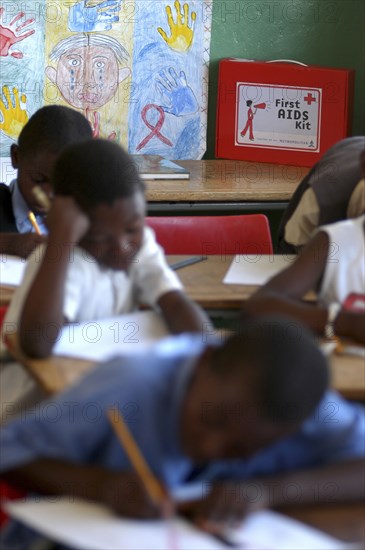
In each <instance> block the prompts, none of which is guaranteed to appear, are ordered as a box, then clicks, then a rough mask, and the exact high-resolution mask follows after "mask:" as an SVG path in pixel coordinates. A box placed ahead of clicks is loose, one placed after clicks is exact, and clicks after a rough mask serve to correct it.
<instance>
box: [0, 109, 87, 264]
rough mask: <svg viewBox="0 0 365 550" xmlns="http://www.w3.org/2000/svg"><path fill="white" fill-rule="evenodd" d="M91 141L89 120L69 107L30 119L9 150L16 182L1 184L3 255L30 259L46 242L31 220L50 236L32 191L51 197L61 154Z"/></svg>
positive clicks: (0, 244)
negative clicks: (30, 216) (31, 215)
mask: <svg viewBox="0 0 365 550" xmlns="http://www.w3.org/2000/svg"><path fill="white" fill-rule="evenodd" d="M91 137H92V130H91V126H90V124H89V122H88V121H87V119H86V118H85V117H84V116H83V115H81V114H80V113H78V112H77V111H75V110H73V109H70V108H68V107H63V106H59V105H49V106H47V107H43V108H41V109H39V110H38V111H37V112H36V113H35V114H34V115H33V116H32V117H31V118H30V119H29V121H28V122H27V124H26V125H25V126H24V128H23V129H22V131H21V133H20V135H19V139H18V144H17V145H16V144H13V145H12V146H11V148H10V154H11V161H12V165H13V167H14V168H16V169H17V170H18V173H17V178H16V179H15V180H13V181H12V182H11V183H10V185H9V186H7V185H5V184H0V253H2V254H14V255H17V256H22V257H27V256H28V255H29V254H30V253H31V252H32V250H33V249H34V248H35V247H36V246H37V245H38V244H40V243H41V242H43V241H44V236H40V235H37V234H36V233H35V232H34V229H33V227H32V224H31V223H30V221H29V219H28V213H29V211H30V210H31V211H32V212H33V213H34V214H35V215H36V219H37V222H38V225H39V226H40V228H41V230H42V232H43V233H44V234H46V233H47V228H46V227H45V225H44V214H45V211H44V208H43V207H42V206H41V205H40V204H39V203H38V202H37V200H36V199H35V197H34V196H33V188H34V187H35V186H40V187H41V188H42V189H43V191H44V192H45V193H46V194H47V195H48V196H50V194H51V187H50V178H51V172H52V168H53V165H54V162H55V160H56V158H57V156H58V155H59V154H60V152H61V150H62V149H63V148H64V147H66V146H68V145H71V144H72V143H78V142H80V141H83V140H85V139H90V138H91Z"/></svg>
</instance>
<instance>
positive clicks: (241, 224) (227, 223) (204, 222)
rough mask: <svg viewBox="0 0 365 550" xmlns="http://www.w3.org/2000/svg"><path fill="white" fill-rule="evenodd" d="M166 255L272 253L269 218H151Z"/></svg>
mask: <svg viewBox="0 0 365 550" xmlns="http://www.w3.org/2000/svg"><path fill="white" fill-rule="evenodd" d="M147 225H149V226H150V227H152V229H153V230H154V231H155V233H156V239H157V242H158V243H159V244H160V245H161V246H162V247H163V249H164V250H165V253H166V254H197V255H199V254H202V255H226V254H227V255H228V254H254V255H261V254H272V253H273V248H272V239H271V232H270V226H269V221H268V219H267V217H266V216H265V215H264V214H247V215H240V216H166V217H163V216H161V217H159V216H156V217H148V218H147Z"/></svg>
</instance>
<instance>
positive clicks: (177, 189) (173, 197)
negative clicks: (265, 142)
mask: <svg viewBox="0 0 365 550" xmlns="http://www.w3.org/2000/svg"><path fill="white" fill-rule="evenodd" d="M179 164H181V165H182V166H184V167H185V168H187V169H188V170H189V172H190V179H188V180H168V179H167V180H147V181H146V186H147V194H146V197H147V201H148V202H149V203H153V202H205V203H206V202H275V201H289V200H290V198H291V197H292V195H293V193H294V191H295V189H296V188H297V187H298V184H299V183H300V182H301V180H302V179H303V177H304V176H305V175H306V174H307V173H308V172H309V168H308V167H298V166H285V165H282V164H268V163H257V162H246V161H237V160H184V161H179Z"/></svg>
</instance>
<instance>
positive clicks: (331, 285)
mask: <svg viewBox="0 0 365 550" xmlns="http://www.w3.org/2000/svg"><path fill="white" fill-rule="evenodd" d="M364 222H365V215H363V216H360V217H359V218H355V219H351V220H345V221H343V222H338V223H333V224H330V225H324V226H322V227H320V228H319V229H318V230H319V231H324V232H325V233H327V235H328V237H329V241H330V248H329V252H328V256H327V264H326V269H325V272H324V276H323V280H322V285H321V290H320V292H319V299H320V300H321V301H322V302H324V303H325V304H330V303H331V302H339V303H343V302H344V300H345V299H346V298H347V296H348V295H349V294H351V293H352V292H354V293H356V294H364V293H365V237H364Z"/></svg>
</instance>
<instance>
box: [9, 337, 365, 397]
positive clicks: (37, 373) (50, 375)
mask: <svg viewBox="0 0 365 550" xmlns="http://www.w3.org/2000/svg"><path fill="white" fill-rule="evenodd" d="M222 336H224V337H225V335H222ZM7 341H8V344H9V351H10V353H11V355H12V356H13V357H14V358H15V359H16V360H17V361H18V362H19V363H21V364H22V365H23V366H24V367H25V368H26V369H27V370H28V371H29V372H30V374H31V375H32V376H33V377H34V378H35V379H36V381H37V382H38V383H39V384H40V385H41V387H42V388H43V389H44V391H45V392H46V393H48V394H54V393H57V392H59V391H62V390H64V389H65V388H67V387H68V386H70V385H72V384H74V383H75V382H76V381H77V380H78V379H79V378H80V377H81V376H82V375H83V374H85V373H86V372H88V371H89V370H90V369H92V368H93V367H94V366H96V363H95V362H92V361H88V360H80V359H72V358H70V357H59V356H52V357H49V358H47V359H30V358H29V357H26V356H25V355H24V354H23V353H22V352H21V350H20V348H19V345H18V340H17V335H16V334H15V333H13V334H10V335H8V338H7ZM330 369H331V386H332V388H334V389H336V390H337V391H339V392H340V393H341V394H342V395H343V396H344V397H346V398H347V399H355V400H359V401H365V361H364V359H363V358H361V357H355V356H350V355H334V354H333V355H331V356H330Z"/></svg>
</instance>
